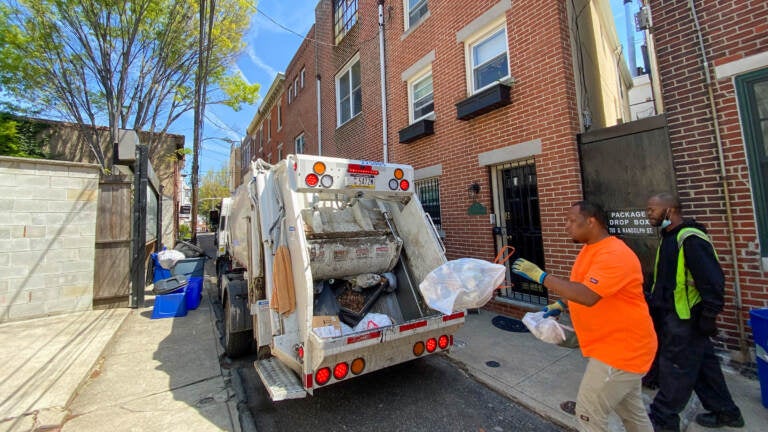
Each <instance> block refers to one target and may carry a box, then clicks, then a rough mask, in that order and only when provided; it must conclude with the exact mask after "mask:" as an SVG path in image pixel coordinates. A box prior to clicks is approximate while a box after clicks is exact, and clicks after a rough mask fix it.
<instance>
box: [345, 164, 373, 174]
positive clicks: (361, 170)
mask: <svg viewBox="0 0 768 432" xmlns="http://www.w3.org/2000/svg"><path fill="white" fill-rule="evenodd" d="M347 172H348V173H350V174H368V175H379V171H378V170H375V169H373V167H372V166H370V165H360V164H349V165H347Z"/></svg>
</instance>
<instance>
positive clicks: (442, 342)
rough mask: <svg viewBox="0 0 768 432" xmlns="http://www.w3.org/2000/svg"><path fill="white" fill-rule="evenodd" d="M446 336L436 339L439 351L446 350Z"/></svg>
mask: <svg viewBox="0 0 768 432" xmlns="http://www.w3.org/2000/svg"><path fill="white" fill-rule="evenodd" d="M448 342H449V340H448V336H446V335H442V336H440V337H439V338H437V346H438V347H440V349H446V348H448Z"/></svg>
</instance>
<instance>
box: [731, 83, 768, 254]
mask: <svg viewBox="0 0 768 432" xmlns="http://www.w3.org/2000/svg"><path fill="white" fill-rule="evenodd" d="M735 84H736V92H737V95H738V100H739V111H740V113H741V121H742V128H743V130H744V143H745V146H746V149H747V162H748V163H747V166H748V167H749V178H750V180H751V182H752V200H753V203H754V206H755V216H756V221H755V222H756V223H757V234H758V239H759V240H760V255H761V256H762V257H763V258H765V257H768V69H762V70H758V71H755V72H752V73H748V74H745V75H743V76H740V77H737V78H736V81H735ZM763 262H765V259H764V260H763ZM764 268H765V264H764Z"/></svg>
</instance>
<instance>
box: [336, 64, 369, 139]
mask: <svg viewBox="0 0 768 432" xmlns="http://www.w3.org/2000/svg"><path fill="white" fill-rule="evenodd" d="M359 63H360V53H359V52H358V53H356V54H355V55H354V56H352V58H351V59H350V60H349V61H348V62H347V64H345V65H344V67H343V68H341V70H340V71H339V73H337V74H336V77H335V79H334V81H335V84H336V126H337V127H339V126H341V125H343V124H346V123H348V122H349V121H351V120H352V119H353V118H355V117H357V116H358V115H360V113H361V112H363V108H362V105H363V101H362V93H363V84H362V83H363V76H362V75H363V72H362V70H361V71H360V85H359V86H358V87H357V91H359V92H360V111H359V112H354V103H353V101H354V99H353V95H354V93H355V90H356V89H355V88H352V67H353V66H354V65H355V64H358V67H359V66H360V65H359ZM346 74H349V75H350V77H349V85H350V89H349V111H350V112H349V114H350V116H349V118H348V119H346V120H345V121H343V122H342V120H341V119H342V116H341V82H340V81H341V78H342V77H343V76H344V75H346Z"/></svg>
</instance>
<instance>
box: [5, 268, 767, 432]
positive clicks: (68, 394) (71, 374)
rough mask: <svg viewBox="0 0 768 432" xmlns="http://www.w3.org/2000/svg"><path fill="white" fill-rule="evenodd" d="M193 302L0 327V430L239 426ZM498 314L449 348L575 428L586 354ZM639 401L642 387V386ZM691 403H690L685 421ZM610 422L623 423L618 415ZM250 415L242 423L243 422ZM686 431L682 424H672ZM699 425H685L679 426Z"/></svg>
mask: <svg viewBox="0 0 768 432" xmlns="http://www.w3.org/2000/svg"><path fill="white" fill-rule="evenodd" d="M208 279H209V280H208V281H207V282H206V284H205V285H206V288H205V289H206V294H205V295H204V296H203V301H202V303H201V304H200V307H199V308H198V309H196V310H192V311H189V313H188V315H187V316H185V317H179V318H173V319H159V320H152V319H150V316H151V311H152V307H151V305H152V297H151V296H148V301H147V305H148V306H146V307H144V308H142V309H139V310H129V309H113V310H104V311H92V312H85V313H79V314H68V315H62V316H57V317H50V318H41V319H35V320H28V321H23V322H17V323H8V324H2V325H0V346H2V347H3V348H2V351H1V352H0V395H1V396H0V432H2V431H30V430H50V429H57V428H60V430H62V431H65V432H69V431H85V432H89V431H105V430H106V431H112V432H117V431H126V430H135V431H142V432H143V431H163V432H167V431H176V430H178V431H188V430H195V431H220V430H225V431H240V427H241V424H240V420H239V418H238V411H237V403H238V401H237V399H238V397H237V396H236V395H235V392H234V391H233V388H237V384H238V380H237V377H236V374H232V375H231V374H230V371H229V370H226V369H222V368H221V366H220V364H219V357H220V355H221V354H222V349H221V345H220V342H219V336H218V332H217V329H216V316H215V314H214V310H213V304H212V303H211V300H210V298H215V287H214V286H213V283H212V282H211V281H212V278H210V277H209V278H208ZM495 316H497V314H495V313H492V312H488V311H484V310H480V311H479V313H478V314H469V315H467V320H466V324H465V325H464V327H462V328H461V329H460V330H459V332H458V333H457V334H456V336H455V339H454V348H453V350H452V352H451V354H450V357H451V358H452V359H453V360H454V361H456V363H457V365H458V366H459V367H462V368H464V369H465V370H466V371H467V372H468V373H470V374H471V375H473V376H474V377H476V379H478V380H479V381H481V382H483V383H485V384H486V385H488V386H489V387H491V388H493V389H495V390H497V391H499V392H500V393H502V394H504V395H507V396H508V397H510V398H511V399H512V400H514V401H516V402H519V403H520V404H522V405H524V406H526V407H527V408H529V409H530V410H532V411H534V412H536V413H538V414H539V415H541V416H543V417H546V418H548V419H551V420H552V421H555V422H557V423H559V424H561V425H563V426H566V427H569V428H575V426H576V423H575V419H574V417H573V416H571V415H569V414H566V413H565V412H563V411H562V410H561V409H560V403H561V402H563V401H566V400H574V399H575V397H576V393H577V390H578V385H579V381H580V380H581V375H582V373H583V371H584V367H585V364H586V361H585V360H584V359H583V358H582V357H581V353H580V352H579V351H578V350H571V349H566V348H560V347H557V346H554V345H550V344H546V343H543V342H541V341H539V340H537V339H535V338H534V337H533V336H532V335H531V334H530V333H514V332H510V331H505V330H501V329H499V328H497V327H495V326H494V325H493V324H492V322H491V321H492V319H493V318H494V317H495ZM725 372H726V379H727V380H728V385H729V387H730V389H731V393H732V394H733V396H734V398H735V399H736V403H737V404H738V405H739V406H740V408H741V410H742V413H743V415H744V418H745V421H746V427H744V428H742V429H727V428H725V429H721V430H722V431H729V430H730V431H742V432H757V431H762V430H765V425H766V424H768V409H765V408H763V406H762V405H761V403H760V388H759V383H758V381H757V380H749V379H746V378H744V377H742V376H741V375H739V374H737V373H735V372H733V371H729V370H726V371H725ZM645 396H646V402H650V400H651V397H652V393H650V392H648V393H646V395H645ZM698 412H701V408H700V406H699V404H698V402H697V401H695V402H694V403H691V404H690V405H689V407H688V409H687V410H686V412H685V416H684V417H685V419H686V420H685V424H688V423H689V422H690V420H691V419H692V418H693V417H694V416H695V414H696V413H698ZM614 426H615V428H614V429H615V430H617V431H620V430H622V428H621V426H620V424H619V422H618V418H616V419H615V425H614ZM249 427H252V423H251V422H248V421H244V422H243V429H244V430H248V428H249ZM683 430H686V429H683ZM705 430H707V429H704V428H701V427H699V426H698V425H695V424H693V425H691V426H689V427H688V428H687V431H688V432H702V431H705Z"/></svg>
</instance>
